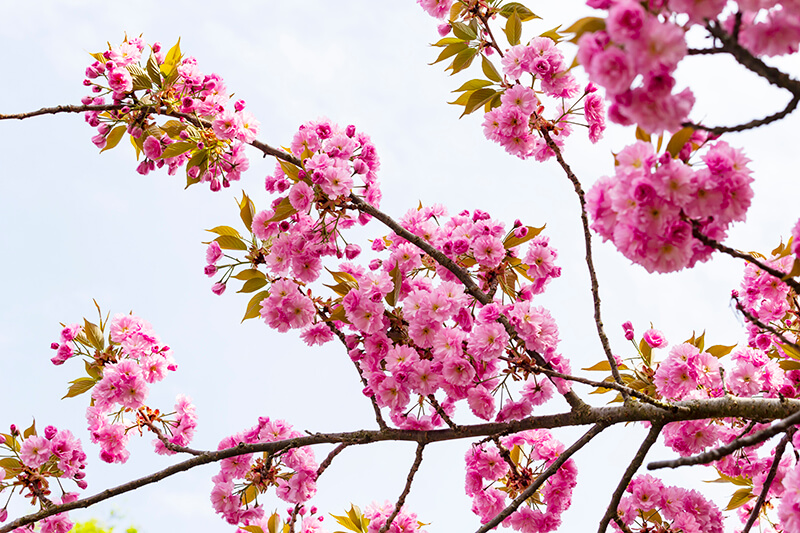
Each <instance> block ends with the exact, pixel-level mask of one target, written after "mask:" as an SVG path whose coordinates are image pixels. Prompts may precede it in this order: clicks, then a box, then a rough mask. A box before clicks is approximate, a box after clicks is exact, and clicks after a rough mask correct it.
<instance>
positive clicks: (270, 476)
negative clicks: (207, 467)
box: [211, 417, 319, 531]
mask: <svg viewBox="0 0 800 533" xmlns="http://www.w3.org/2000/svg"><path fill="white" fill-rule="evenodd" d="M302 436H303V434H302V433H301V432H299V431H297V430H294V429H292V426H291V425H290V424H288V423H286V422H285V421H283V420H270V419H269V418H268V417H260V418H259V419H258V424H256V425H255V426H254V427H252V428H250V429H248V430H246V431H243V432H240V433H237V434H235V435H231V436H230V437H226V438H224V439H223V440H222V441H221V442H220V443H219V449H220V450H222V449H225V448H232V447H235V446H238V445H240V444H255V443H259V442H276V441H281V440H286V439H292V438H296V437H302ZM318 467H319V465H318V464H317V462H316V460H315V458H314V452H313V450H312V449H311V448H310V447H307V446H306V447H302V448H294V449H291V450H288V451H285V452H282V453H280V454H274V455H271V454H267V453H264V454H263V455H262V456H260V457H256V456H254V454H246V455H237V456H235V457H231V458H228V459H223V460H222V461H220V471H219V473H218V474H216V475H215V476H214V477H213V478H212V481H213V482H214V488H213V489H212V491H211V503H212V505H213V506H214V510H215V511H216V512H217V514H220V515H222V517H223V518H225V520H226V521H227V522H228V523H229V524H240V525H243V526H247V525H260V526H261V527H262V529H263V530H264V531H267V524H266V522H267V520H266V517H265V514H264V507H263V506H262V505H261V504H259V503H258V496H259V495H260V494H263V493H265V492H266V491H267V490H268V489H269V487H271V486H274V487H276V493H277V495H278V497H279V498H280V499H282V500H283V501H285V502H288V503H291V504H295V505H299V504H302V503H304V502H306V501H308V500H309V499H310V498H311V497H312V496H314V494H315V493H316V491H317V486H316V479H317V469H318ZM310 525H311V524H309V527H310ZM310 530H311V531H314V529H310Z"/></svg>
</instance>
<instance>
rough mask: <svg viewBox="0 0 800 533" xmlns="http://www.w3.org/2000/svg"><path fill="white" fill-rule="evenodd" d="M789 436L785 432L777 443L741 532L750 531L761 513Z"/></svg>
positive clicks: (789, 438) (747, 532) (748, 532)
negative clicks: (765, 475)
mask: <svg viewBox="0 0 800 533" xmlns="http://www.w3.org/2000/svg"><path fill="white" fill-rule="evenodd" d="M791 438H792V436H791V433H788V432H787V433H786V434H785V435H784V436H783V438H782V439H781V441H780V442H779V443H778V446H777V447H776V448H775V458H774V459H773V460H772V466H771V467H770V469H769V473H767V478H766V479H765V480H764V486H763V487H761V494H759V495H758V499H757V500H756V503H755V505H753V510H752V511H751V512H750V516H749V517H747V523H746V524H745V525H744V528H743V529H742V533H750V529H752V527H753V524H755V523H756V519H757V518H758V515H759V514H761V508H762V507H763V506H764V502H765V501H766V500H767V494H768V493H769V488H770V486H772V482H773V481H774V480H775V474H777V473H778V466H779V465H780V463H781V457H782V456H783V452H784V450H786V445H787V444H788V443H789V440H791Z"/></svg>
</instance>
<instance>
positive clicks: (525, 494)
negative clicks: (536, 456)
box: [476, 423, 608, 533]
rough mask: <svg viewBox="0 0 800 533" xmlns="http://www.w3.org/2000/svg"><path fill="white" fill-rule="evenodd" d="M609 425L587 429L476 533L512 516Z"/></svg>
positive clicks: (484, 531) (482, 532)
mask: <svg viewBox="0 0 800 533" xmlns="http://www.w3.org/2000/svg"><path fill="white" fill-rule="evenodd" d="M607 427H608V424H605V423H597V424H595V425H594V426H593V427H592V429H590V430H589V431H587V432H586V433H585V434H584V435H583V437H581V438H580V439H578V440H577V441H575V442H574V443H573V444H572V446H570V447H569V448H567V449H566V450H564V451H563V452H561V455H559V456H558V458H557V459H556V460H555V461H553V462H552V463H550V466H548V467H547V468H546V469H545V471H544V472H542V473H541V474H539V475H538V476H537V477H536V479H534V480H533V482H531V484H530V485H529V486H528V487H527V488H526V489H525V490H523V491H522V492H521V493H520V494H519V496H517V497H516V498H514V500H513V501H512V502H511V503H510V504H509V505H508V507H506V508H505V509H503V510H502V511H500V512H499V513H498V514H497V516H495V517H494V518H492V519H491V520H489V521H488V522H486V523H485V524H484V525H483V526H481V528H480V529H478V531H477V532H476V533H486V532H488V531H490V530H492V529H494V528H496V527H497V526H499V525H500V523H501V522H502V521H503V520H505V519H506V518H508V517H509V516H511V513H513V512H514V511H516V510H517V509H518V508H519V506H520V505H522V504H523V503H525V500H527V499H528V498H530V497H531V496H533V494H534V493H535V492H536V491H537V490H539V487H541V486H542V485H544V482H545V481H547V480H548V479H549V478H550V476H552V475H553V474H555V473H556V472H557V471H558V469H559V468H561V465H563V464H564V463H566V462H567V460H568V459H569V458H570V457H572V455H573V454H574V453H575V452H577V451H578V450H580V449H581V448H583V447H584V446H586V445H587V444H588V443H589V441H590V440H592V439H593V438H595V437H596V436H597V435H599V434H600V432H601V431H603V430H604V429H606V428H607Z"/></svg>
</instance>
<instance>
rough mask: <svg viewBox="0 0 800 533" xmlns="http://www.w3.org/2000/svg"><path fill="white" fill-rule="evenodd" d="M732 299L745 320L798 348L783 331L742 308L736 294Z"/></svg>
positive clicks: (799, 347)
mask: <svg viewBox="0 0 800 533" xmlns="http://www.w3.org/2000/svg"><path fill="white" fill-rule="evenodd" d="M733 301H734V302H736V309H737V310H738V311H740V312H741V313H742V314H743V315H744V317H745V318H746V319H747V320H748V321H749V322H750V323H751V324H753V325H755V326H756V327H758V328H760V329H761V330H762V331H769V332H770V333H772V334H773V335H775V336H776V337H778V338H779V339H780V340H781V341H782V342H783V343H784V344H786V345H788V346H791V347H793V348H794V349H796V350H800V346H798V345H797V344H796V343H794V342H792V341H790V340H789V339H787V338H786V337H785V336H784V334H783V333H781V332H780V331H778V330H777V329H775V328H773V327H772V326H770V325H769V324H764V323H763V322H761V321H760V320H759V319H758V317H756V316H753V314H752V313H751V312H750V311H748V310H747V309H745V308H744V306H743V305H742V304H741V302H739V298H738V296H734V297H733Z"/></svg>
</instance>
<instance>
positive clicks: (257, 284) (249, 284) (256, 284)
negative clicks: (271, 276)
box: [236, 278, 267, 293]
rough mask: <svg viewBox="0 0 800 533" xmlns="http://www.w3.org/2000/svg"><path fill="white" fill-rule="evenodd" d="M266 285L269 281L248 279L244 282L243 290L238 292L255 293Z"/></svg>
mask: <svg viewBox="0 0 800 533" xmlns="http://www.w3.org/2000/svg"><path fill="white" fill-rule="evenodd" d="M266 284H267V280H266V279H264V278H253V279H248V280H247V281H245V282H244V285H242V288H241V289H239V290H238V291H236V292H243V293H248V292H255V291H257V290H258V289H260V288H261V287H263V286H264V285H266Z"/></svg>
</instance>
